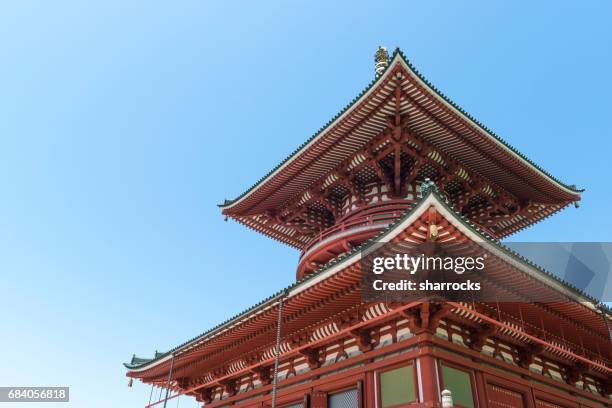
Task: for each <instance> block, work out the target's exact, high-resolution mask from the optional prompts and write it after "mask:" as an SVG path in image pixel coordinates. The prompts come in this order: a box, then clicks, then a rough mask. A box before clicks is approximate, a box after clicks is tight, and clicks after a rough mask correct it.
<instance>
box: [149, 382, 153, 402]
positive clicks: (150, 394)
mask: <svg viewBox="0 0 612 408" xmlns="http://www.w3.org/2000/svg"><path fill="white" fill-rule="evenodd" d="M151 398H153V384H151V392H150V393H149V405H151Z"/></svg>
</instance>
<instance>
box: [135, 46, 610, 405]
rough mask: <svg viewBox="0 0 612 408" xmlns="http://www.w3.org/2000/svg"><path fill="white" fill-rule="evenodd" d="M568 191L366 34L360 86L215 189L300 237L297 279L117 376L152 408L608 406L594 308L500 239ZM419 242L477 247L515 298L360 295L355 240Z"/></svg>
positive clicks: (243, 219) (283, 233)
mask: <svg viewBox="0 0 612 408" xmlns="http://www.w3.org/2000/svg"><path fill="white" fill-rule="evenodd" d="M580 198H581V190H579V189H577V188H576V187H575V186H571V185H566V184H564V183H562V182H561V181H559V180H557V179H556V178H554V177H553V176H552V175H550V174H548V173H547V172H546V171H544V170H543V169H542V168H540V167H538V166H537V165H536V164H534V163H533V162H532V161H530V160H529V159H528V158H526V157H525V156H524V155H522V154H521V153H520V152H518V151H517V150H516V149H514V148H513V147H512V146H510V145H509V144H508V143H507V142H505V141H504V140H502V139H501V138H500V137H498V136H496V135H495V134H494V133H492V132H491V131H490V130H489V129H487V128H486V127H485V126H484V125H482V124H481V123H479V122H478V121H476V120H475V119H474V118H472V117H471V116H470V115H469V114H467V113H466V112H464V111H463V110H462V109H461V108H460V107H458V106H457V105H456V104H454V103H453V102H452V101H451V100H449V99H448V98H447V97H446V96H444V95H443V94H442V93H441V92H440V91H438V90H437V89H436V88H435V87H434V86H433V85H432V84H430V83H429V82H428V81H427V80H426V79H425V78H424V77H423V76H422V75H421V74H420V73H419V72H418V71H417V70H416V69H415V68H414V67H413V66H412V65H411V63H410V62H408V60H407V59H406V58H405V57H404V55H403V54H402V53H401V52H400V51H399V50H396V51H395V52H394V53H393V55H392V56H389V55H388V53H387V51H386V50H385V49H384V48H382V47H381V48H379V49H378V51H377V52H376V55H375V78H374V80H373V81H372V82H371V83H370V85H368V86H367V87H366V89H364V90H363V91H362V92H361V93H360V94H359V96H358V97H356V98H355V99H354V100H353V101H352V102H351V103H350V104H349V105H348V106H347V107H346V108H344V109H343V110H342V111H341V112H340V113H338V114H337V115H336V116H334V117H333V118H332V119H331V120H330V121H329V122H328V123H327V125H325V126H324V127H323V128H321V130H320V131H318V132H317V133H316V134H315V135H313V136H312V137H311V138H310V139H308V140H307V141H306V142H305V143H304V144H303V145H302V146H300V147H299V148H298V149H297V150H296V151H295V152H294V153H293V154H291V156H289V157H288V158H287V159H285V160H284V161H283V162H282V163H280V164H278V165H277V166H276V167H275V168H274V169H273V170H272V171H271V172H270V173H268V174H267V175H265V176H264V177H263V178H261V179H260V180H259V181H258V182H257V183H256V184H255V185H253V186H252V187H251V188H249V189H248V190H247V191H245V192H244V193H243V194H242V195H240V196H239V197H237V198H236V199H235V200H232V201H225V202H224V203H223V204H221V205H220V208H221V211H222V214H223V215H225V216H226V217H229V218H231V219H233V220H235V221H237V222H239V223H241V224H244V225H245V226H246V227H248V228H251V229H253V230H255V231H258V232H260V233H261V234H263V235H266V236H268V237H270V238H273V239H275V240H277V241H280V242H282V243H284V244H286V245H289V246H292V247H294V248H296V249H297V250H299V251H300V252H301V256H300V259H299V262H298V265H297V267H296V270H295V274H296V282H295V283H294V284H292V285H291V286H289V287H287V288H285V289H284V290H281V291H280V292H278V293H276V294H273V295H272V296H270V297H269V298H267V299H265V300H262V301H261V302H260V303H258V304H256V305H254V306H253V307H251V308H250V309H248V310H245V311H244V312H242V313H241V314H239V315H237V316H234V317H232V318H230V319H229V320H227V321H225V322H224V323H221V324H220V325H218V326H216V327H214V328H212V329H210V330H208V331H206V332H204V333H202V334H201V335H199V336H197V337H195V338H193V339H191V340H189V341H187V342H185V343H183V344H181V345H179V346H177V347H175V348H174V349H172V350H170V351H168V352H166V353H156V355H155V356H154V358H151V359H143V358H138V357H135V356H134V357H133V358H132V360H131V361H130V362H129V363H127V364H125V366H126V367H127V376H128V377H130V378H136V379H140V380H141V381H142V382H144V383H146V384H150V385H151V387H152V393H151V394H152V395H153V396H155V397H157V396H158V395H160V396H161V398H150V399H149V403H148V404H146V406H147V407H152V406H156V407H160V408H161V407H162V406H166V403H167V402H168V400H170V401H171V400H172V399H174V398H177V397H178V396H180V395H187V396H191V397H193V398H194V399H196V400H197V401H199V402H200V403H201V405H202V406H205V407H207V408H221V407H224V408H225V407H228V406H236V407H240V408H242V407H244V408H257V407H262V408H263V407H282V408H289V407H290V408H397V407H404V406H405V407H408V406H410V407H440V406H442V397H441V394H442V391H443V390H445V389H446V390H449V391H451V393H452V400H453V402H452V403H453V405H452V406H455V407H471V408H475V407H478V408H483V407H491V408H512V407H529V408H536V407H537V408H561V407H562V408H573V407H575V408H578V407H592V408H595V407H611V406H612V398H611V397H612V396H611V394H612V347H611V346H612V340H611V338H612V337H611V331H610V323H609V320H610V319H612V314H611V313H610V310H609V309H607V308H606V307H605V306H603V305H601V304H600V303H598V301H597V300H596V299H594V298H592V297H590V296H589V295H587V294H585V293H583V292H582V291H581V290H579V289H577V288H576V287H574V286H572V285H570V284H569V283H567V282H564V281H563V280H561V279H559V278H557V277H556V276H555V275H554V274H552V273H549V272H547V271H545V270H543V269H542V268H540V267H538V266H537V265H535V264H533V263H532V262H530V261H528V260H526V259H524V258H523V257H521V256H520V255H519V254H517V253H515V252H513V251H511V250H510V249H508V248H507V247H505V246H504V245H503V244H502V243H501V240H502V239H503V238H505V237H508V236H509V235H511V234H513V233H516V232H517V231H520V230H522V229H525V228H527V227H530V226H532V225H533V224H535V223H537V222H539V221H542V220H543V219H544V218H546V217H549V216H551V215H553V214H555V213H557V212H558V211H560V210H562V209H564V208H565V207H567V206H577V205H578V203H579V201H580ZM428 241H436V242H459V243H460V242H469V243H476V244H477V245H479V246H480V247H482V248H484V249H485V250H486V251H487V252H488V253H490V254H493V257H494V262H491V264H490V265H491V266H490V268H488V269H487V274H488V276H487V278H488V279H490V280H491V281H492V282H495V283H494V284H495V285H496V287H497V288H498V290H500V291H507V292H508V293H510V292H512V293H513V294H514V296H518V297H519V298H521V299H524V301H513V302H507V301H506V302H493V301H478V302H465V301H443V300H437V301H432V300H431V299H414V300H412V301H409V302H385V301H379V302H365V301H364V300H363V297H362V286H361V285H362V281H361V274H362V271H361V268H362V264H361V262H360V260H361V257H362V254H363V253H364V252H363V251H364V250H367V249H368V248H370V247H371V246H372V245H375V244H378V243H401V242H412V243H421V242H428ZM293 272H294V271H287V273H293ZM533 299H539V301H537V302H534V301H532V300H533ZM220 317H221V316H220ZM153 391H156V392H153ZM445 404H448V402H446V403H445ZM445 406H446V405H445Z"/></svg>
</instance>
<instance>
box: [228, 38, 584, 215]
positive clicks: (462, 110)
mask: <svg viewBox="0 0 612 408" xmlns="http://www.w3.org/2000/svg"><path fill="white" fill-rule="evenodd" d="M397 56H399V57H400V58H401V59H402V60H403V61H404V63H405V64H406V65H407V66H408V67H409V68H410V70H411V71H412V72H413V73H414V74H415V75H416V76H417V77H418V78H419V79H420V80H421V81H423V82H424V83H425V84H426V85H427V86H428V87H429V88H430V89H431V90H432V91H434V92H435V93H436V95H438V96H439V97H440V98H442V99H443V100H444V101H445V102H447V103H448V104H450V105H451V106H452V107H453V108H455V109H457V110H458V111H459V112H461V113H462V114H463V115H465V117H467V118H468V119H469V120H470V121H472V122H473V123H474V124H475V125H476V126H478V127H479V128H480V129H481V130H483V131H484V132H485V133H487V134H488V135H489V136H491V137H493V138H494V139H496V140H497V141H498V142H500V143H501V144H503V145H504V146H505V147H507V148H508V149H510V150H511V151H512V152H513V153H515V154H516V155H517V156H519V157H520V158H521V159H523V160H525V161H526V162H527V163H529V164H530V165H532V166H533V167H535V168H536V169H537V170H538V171H539V172H540V173H542V174H543V175H545V176H546V177H548V178H550V179H551V180H553V181H554V182H556V183H557V184H559V185H561V186H562V187H564V188H566V189H568V190H571V191H573V192H575V193H582V192H584V191H585V190H584V189H579V188H577V187H576V186H575V185H573V184H572V185H568V184H565V183H563V182H562V181H561V180H559V179H557V178H556V177H555V176H553V175H552V174H550V173H549V172H548V171H546V170H544V169H543V168H542V167H541V166H539V165H537V164H536V163H534V162H533V161H532V160H531V159H529V158H528V157H527V156H525V155H524V154H523V153H521V152H520V151H518V150H517V149H516V148H515V147H514V146H512V145H510V144H509V143H508V142H507V141H506V140H504V139H502V138H501V137H500V136H498V135H497V134H496V133H495V132H493V131H492V130H491V129H489V128H488V127H486V126H485V125H484V124H482V123H481V122H480V121H478V120H476V119H475V118H474V117H473V116H472V115H470V114H469V113H467V112H466V111H465V110H464V109H463V108H461V107H460V106H459V105H457V104H456V103H455V102H453V101H452V100H451V99H450V98H448V97H447V96H446V95H444V94H443V93H442V92H441V91H440V90H438V88H436V87H435V86H434V85H433V84H432V83H431V82H429V81H428V80H427V79H426V78H425V77H424V76H423V75H422V74H421V73H420V72H419V71H418V70H417V69H416V68H415V67H414V66H413V65H412V63H411V62H410V61H409V60H408V58H406V56H405V55H404V53H403V52H402V51H401V50H400V49H399V47H398V48H396V49H395V51H393V55H392V56H391V57H390V61H393V60H394V59H395V58H396V57H397ZM392 65H393V64H389V65H388V66H387V67H386V68H385V70H384V71H383V72H382V74H381V75H379V76H377V77H376V78H374V79H373V80H372V81H371V82H370V83H369V84H368V86H367V87H366V88H365V89H364V90H363V91H361V92H360V93H359V95H358V96H356V97H355V98H353V100H352V101H351V102H350V103H349V104H348V105H346V106H345V107H344V108H343V109H342V110H341V111H340V112H339V113H338V114H336V115H335V116H334V117H333V118H331V119H330V120H329V121H328V122H327V123H326V124H325V125H324V126H323V127H321V128H320V129H319V130H318V131H317V132H316V133H315V134H313V135H312V136H311V137H310V138H308V139H307V140H306V141H305V142H304V143H302V144H301V145H300V146H299V147H298V148H297V149H295V150H294V151H293V152H292V153H291V154H290V155H289V156H287V158H285V159H284V160H283V161H282V162H280V163H279V164H278V165H277V166H275V167H274V168H273V169H272V170H270V171H269V172H268V173H267V174H266V175H265V176H263V177H262V178H260V179H259V180H258V181H257V182H256V183H255V184H253V185H252V186H251V187H250V188H249V189H248V190H246V191H245V192H244V193H242V194H240V195H239V196H238V197H236V198H235V199H233V200H224V202H223V203H221V204H218V206H219V207H226V206H228V205H230V204H232V203H234V202H236V201H238V200H240V199H241V198H243V197H244V196H246V195H247V194H249V193H250V192H251V191H253V190H254V189H255V188H256V187H257V186H259V185H260V184H261V183H262V182H263V181H265V180H266V179H267V178H268V177H270V176H271V175H272V174H273V173H274V172H276V171H277V170H278V169H279V168H281V167H282V166H283V165H284V164H285V163H287V162H288V161H289V160H291V159H292V158H293V157H294V156H296V155H297V154H298V153H299V152H300V151H301V150H302V149H303V148H304V147H305V146H306V145H308V144H309V143H310V142H312V141H313V140H314V139H316V138H317V136H319V135H320V134H321V133H323V132H324V131H325V130H327V129H328V128H329V126H330V125H332V124H333V123H334V122H335V121H336V119H338V118H339V117H340V116H342V115H343V114H344V113H345V112H346V111H348V110H349V109H350V108H352V107H353V105H354V104H355V103H356V102H357V101H359V99H361V97H362V96H363V95H364V94H366V93H367V92H368V91H369V90H370V89H372V88H373V87H374V85H376V83H377V82H378V81H379V80H380V79H381V78H382V77H384V76H385V74H386V72H387V70H389V69H390V68H391V66H392Z"/></svg>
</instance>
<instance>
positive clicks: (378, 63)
mask: <svg viewBox="0 0 612 408" xmlns="http://www.w3.org/2000/svg"><path fill="white" fill-rule="evenodd" d="M374 62H375V65H374V67H375V71H376V77H377V78H378V77H379V76H381V75H382V73H383V72H385V69H387V67H388V66H389V52H388V51H387V47H383V46H382V45H380V46H378V49H377V50H376V54H374Z"/></svg>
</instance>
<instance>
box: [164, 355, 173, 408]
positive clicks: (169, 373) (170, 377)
mask: <svg viewBox="0 0 612 408" xmlns="http://www.w3.org/2000/svg"><path fill="white" fill-rule="evenodd" d="M173 369H174V354H172V361H171V362H170V371H169V372H168V382H167V384H166V398H164V408H166V404H167V403H168V394H169V393H170V380H172V370H173Z"/></svg>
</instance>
